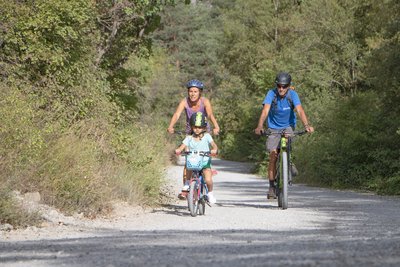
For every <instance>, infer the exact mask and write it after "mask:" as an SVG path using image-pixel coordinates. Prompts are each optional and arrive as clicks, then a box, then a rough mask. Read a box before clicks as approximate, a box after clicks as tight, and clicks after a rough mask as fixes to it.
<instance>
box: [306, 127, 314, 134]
mask: <svg viewBox="0 0 400 267" xmlns="http://www.w3.org/2000/svg"><path fill="white" fill-rule="evenodd" d="M304 128H305V129H306V131H307V132H308V133H312V132H314V127H312V126H311V125H304Z"/></svg>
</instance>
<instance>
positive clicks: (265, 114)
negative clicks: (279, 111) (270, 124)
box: [254, 104, 271, 134]
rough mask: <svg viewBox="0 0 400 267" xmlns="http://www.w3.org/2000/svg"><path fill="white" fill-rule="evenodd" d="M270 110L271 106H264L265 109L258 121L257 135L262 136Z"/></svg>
mask: <svg viewBox="0 0 400 267" xmlns="http://www.w3.org/2000/svg"><path fill="white" fill-rule="evenodd" d="M270 108H271V105H270V104H264V107H263V109H262V111H261V115H260V118H259V120H258V125H257V128H256V129H255V130H254V131H255V132H256V134H261V132H262V131H263V128H264V122H265V120H266V119H267V117H268V113H269V110H270Z"/></svg>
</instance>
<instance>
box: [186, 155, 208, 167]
mask: <svg viewBox="0 0 400 267" xmlns="http://www.w3.org/2000/svg"><path fill="white" fill-rule="evenodd" d="M203 157H204V156H202V155H200V154H199V153H198V152H197V151H191V152H190V153H189V154H188V155H186V169H188V170H195V171H200V170H201V169H202V168H203Z"/></svg>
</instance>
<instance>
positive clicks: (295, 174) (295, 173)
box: [290, 163, 299, 177]
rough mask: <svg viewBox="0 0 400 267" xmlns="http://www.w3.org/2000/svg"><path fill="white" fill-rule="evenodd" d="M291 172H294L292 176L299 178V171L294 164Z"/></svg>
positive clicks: (291, 166) (291, 165)
mask: <svg viewBox="0 0 400 267" xmlns="http://www.w3.org/2000/svg"><path fill="white" fill-rule="evenodd" d="M290 170H291V172H292V176H293V177H294V176H297V174H299V171H298V170H297V168H296V166H295V165H294V163H292V164H290Z"/></svg>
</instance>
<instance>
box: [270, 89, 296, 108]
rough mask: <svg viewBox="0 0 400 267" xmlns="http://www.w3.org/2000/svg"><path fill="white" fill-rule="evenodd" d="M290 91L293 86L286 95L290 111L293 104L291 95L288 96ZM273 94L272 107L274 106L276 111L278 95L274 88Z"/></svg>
mask: <svg viewBox="0 0 400 267" xmlns="http://www.w3.org/2000/svg"><path fill="white" fill-rule="evenodd" d="M290 90H294V86H290V87H289V90H288V91H287V93H286V98H287V100H288V101H289V105H290V108H291V109H292V110H294V104H293V99H292V95H291V94H290ZM274 93H275V94H274V99H273V100H272V105H273V106H274V109H276V106H277V105H278V94H279V93H278V89H276V88H275V89H274Z"/></svg>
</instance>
